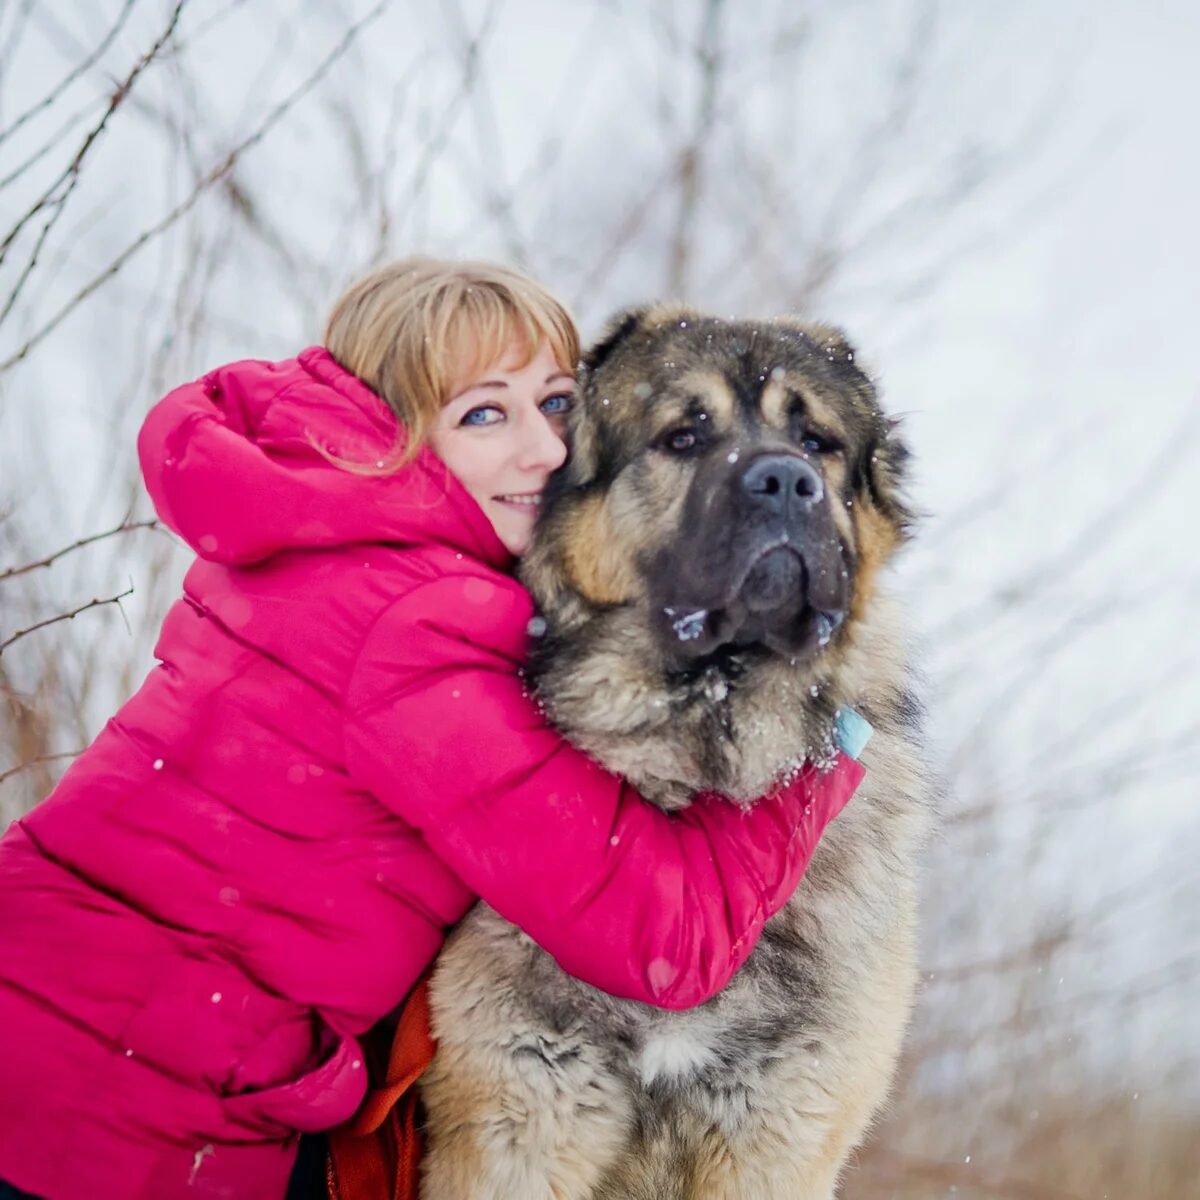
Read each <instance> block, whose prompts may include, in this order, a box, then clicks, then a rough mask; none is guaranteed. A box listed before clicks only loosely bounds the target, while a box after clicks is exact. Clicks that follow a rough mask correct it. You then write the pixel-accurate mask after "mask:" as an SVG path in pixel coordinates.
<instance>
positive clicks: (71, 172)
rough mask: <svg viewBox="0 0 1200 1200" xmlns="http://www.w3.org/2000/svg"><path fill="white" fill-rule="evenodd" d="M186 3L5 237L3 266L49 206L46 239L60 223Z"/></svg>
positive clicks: (180, 3) (178, 7) (181, 0)
mask: <svg viewBox="0 0 1200 1200" xmlns="http://www.w3.org/2000/svg"><path fill="white" fill-rule="evenodd" d="M186 2H187V0H177V3H176V5H175V8H174V10H173V11H172V13H171V17H170V20H169V21H168V22H167V27H166V29H164V30H163V32H162V33H161V34H160V35H159V37H158V39H157V40H156V41H155V43H154V45H153V46H151V47H150V49H149V50H147V51H146V53H145V54H143V55H142V57H141V58H140V59H138V61H137V62H136V63H135V64H134V66H133V69H132V70H131V71H130V72H129V74H128V75H127V76H126V77H125V78H124V80H122V81H121V82H120V83H119V84H117V87H116V89H115V90H114V91H113V94H112V99H111V100H109V102H108V107H107V108H106V109H105V110H104V115H103V116H102V117H101V118H100V120H99V121H98V122H97V123H96V125H95V126H94V127H93V128H92V129H91V131H90V132H89V133H88V135H87V136H86V137H85V138H84V139H83V142H82V144H81V145H80V147H79V149H78V150H76V151H75V157H74V158H72V159H71V161H70V162H69V163H68V164H67V165H66V166H65V167H64V168H63V170H62V171H61V172H60V173H59V174H58V176H57V178H56V179H55V180H54V182H53V183H51V184H50V186H49V187H48V188H46V190H45V191H44V192H43V193H42V194H41V196H39V197H38V199H37V200H35V201H34V203H33V206H32V207H31V208H30V209H29V211H28V212H26V213H25V215H24V216H23V217H21V219H20V220H19V221H17V223H16V225H14V226H13V227H12V229H11V230H9V232H8V233H7V234H6V235H5V238H4V240H3V241H2V242H0V263H2V262H3V261H4V259H5V256H6V255H7V254H8V251H9V248H10V247H11V246H12V244H13V242H14V241H15V240H16V238H17V235H18V234H19V233H20V232H21V230H22V229H24V228H25V226H26V225H27V224H28V223H29V222H30V221H32V220H33V218H34V217H36V216H37V214H38V213H39V212H41V211H42V209H43V208H45V207H46V206H47V205H48V204H53V205H54V206H56V211H55V214H54V216H52V217H51V218H50V220H49V221H48V222H47V225H46V226H43V228H42V238H44V237H45V234H46V230H47V228H48V227H49V226H50V225H52V224H53V223H54V222H55V221H57V220H58V217H59V215H60V214H61V213H62V210H63V205H65V204H66V202H67V199H68V197H69V196H70V195H71V192H72V191H74V189H75V185H76V184H77V183H78V182H79V174H80V170H81V168H82V166H83V160H84V159H85V158H86V157H87V154H88V151H90V150H91V148H92V147H93V146H94V145H95V144H96V140H97V139H98V138H99V137H100V135H101V134H102V133H103V132H104V130H105V129H106V128H107V126H108V122H109V120H110V119H111V117H112V115H113V113H115V112H116V111H117V109H118V108H120V106H121V105H122V104H123V103H124V101H125V99H126V97H127V96H128V95H129V92H130V89H131V88H132V87H133V85H134V84H135V83H136V82H137V78H138V76H139V75H140V74H141V73H142V72H143V71H144V70H145V69H146V67H147V66H149V65H150V63H151V62H152V61H153V60H154V58H155V56H156V55H157V54H158V52H159V51H160V50H161V49H162V47H163V43H164V42H166V40H167V39H168V38H169V37H170V36H171V34H172V33H173V32H174V30H175V25H176V23H177V22H178V21H179V16H180V13H181V12H182V11H183V6H184V4H185V3H186ZM68 181H69V182H68ZM64 183H66V184H67V188H66V191H65V192H63V194H62V195H60V196H58V197H57V198H54V193H55V192H56V191H58V189H59V187H60V186H61V185H62V184H64ZM40 245H41V239H39V242H38V246H39V248H40ZM36 257H37V250H36V249H35V251H34V258H36ZM28 270H29V268H28V267H27V268H26V272H25V274H28ZM22 279H24V276H22ZM18 290H19V288H18ZM9 307H11V298H10V301H9Z"/></svg>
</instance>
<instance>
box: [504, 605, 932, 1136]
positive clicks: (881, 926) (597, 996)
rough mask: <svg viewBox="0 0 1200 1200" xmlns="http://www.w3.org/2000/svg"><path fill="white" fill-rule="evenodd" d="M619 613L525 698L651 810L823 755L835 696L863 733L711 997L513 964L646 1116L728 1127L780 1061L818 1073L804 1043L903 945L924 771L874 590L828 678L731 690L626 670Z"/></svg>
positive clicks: (819, 1049) (893, 633) (535, 998)
mask: <svg viewBox="0 0 1200 1200" xmlns="http://www.w3.org/2000/svg"><path fill="white" fill-rule="evenodd" d="M619 622H620V617H619V615H615V616H614V618H613V625H614V627H613V628H611V629H609V630H603V631H598V632H594V635H593V636H592V637H591V638H589V639H586V643H587V645H588V650H587V651H586V652H585V653H583V654H575V655H571V656H569V657H564V658H563V659H562V660H555V659H551V661H550V669H549V670H543V672H542V673H541V675H540V677H539V678H538V681H537V682H538V689H539V694H540V695H541V696H542V697H543V698H544V700H545V702H546V705H547V709H548V711H549V713H550V715H551V717H552V718H553V719H554V721H555V722H556V723H557V724H558V725H559V727H560V728H562V729H563V731H564V732H565V733H566V734H567V735H568V736H569V737H570V738H571V740H572V741H573V742H575V743H576V744H577V745H579V746H582V747H583V748H585V749H587V750H588V751H589V752H591V753H592V754H593V755H594V756H595V757H596V758H598V759H599V760H600V761H601V762H602V763H603V764H604V765H605V766H606V767H608V768H609V769H610V770H613V771H615V772H617V773H620V774H622V775H623V776H625V778H627V779H628V780H629V781H630V782H631V783H632V784H634V785H635V786H636V787H638V788H639V790H641V791H642V793H643V794H644V795H646V796H647V797H650V798H653V799H655V800H656V801H657V802H658V803H660V804H661V805H662V806H663V807H665V808H672V807H676V806H678V805H679V804H681V803H686V797H687V796H688V795H689V794H690V793H691V792H693V791H696V790H705V789H707V790H714V791H721V792H723V793H725V794H727V795H729V796H731V797H733V798H735V799H738V800H747V801H748V800H750V799H752V798H754V797H756V796H758V795H761V794H762V793H763V792H764V791H765V790H766V789H767V788H768V787H769V786H770V785H771V784H772V783H773V782H775V781H776V780H777V779H778V778H779V775H780V773H781V772H786V771H787V769H788V768H789V767H790V766H793V765H798V764H799V762H801V761H802V760H803V759H805V758H806V757H808V758H813V759H817V760H819V759H820V758H822V757H823V756H828V755H829V754H830V753H831V752H832V747H831V741H830V739H831V731H832V722H833V714H834V712H835V711H836V708H837V707H838V706H839V705H840V704H842V703H850V704H853V705H855V706H856V707H858V708H860V709H862V710H863V711H864V713H865V715H867V716H868V719H870V720H871V721H872V723H873V724H874V725H875V727H876V731H875V734H874V737H873V739H872V741H871V742H870V744H869V746H868V749H867V751H866V753H865V754H864V763H865V765H866V767H867V779H866V780H865V781H864V783H863V785H862V786H861V787H860V789H859V792H858V793H857V794H856V796H855V797H854V798H853V800H852V801H851V803H850V805H849V806H848V807H847V809H846V810H845V811H844V812H843V813H842V815H841V816H839V817H838V819H837V820H836V821H835V822H834V823H833V825H832V826H831V827H830V828H829V829H828V831H827V832H826V834H825V836H824V838H823V841H822V843H821V845H820V846H819V847H818V850H817V853H816V854H815V856H814V859H813V862H812V864H811V865H810V867H809V870H808V873H807V874H806V876H805V878H804V880H803V881H802V883H801V885H800V888H799V890H798V891H797V893H796V896H795V898H794V899H793V901H792V902H791V903H790V904H789V905H788V906H787V907H786V908H785V909H784V910H783V911H782V912H781V913H779V914H778V915H777V916H776V917H775V918H774V919H773V920H772V921H770V922H769V923H768V925H767V927H766V930H765V932H764V935H763V937H762V940H761V942H760V944H759V947H758V948H757V949H756V951H755V952H754V954H753V955H752V956H751V957H750V959H749V961H748V962H747V963H746V965H745V966H744V967H743V969H742V970H741V971H740V972H739V974H738V975H737V976H736V977H735V979H734V980H733V981H732V982H731V983H730V985H729V986H728V987H727V988H726V989H725V990H724V991H723V992H722V993H721V994H720V995H719V996H717V997H715V998H714V999H713V1000H712V1001H710V1002H709V1003H707V1004H705V1005H703V1006H701V1007H700V1008H697V1009H693V1010H690V1011H687V1012H665V1011H660V1010H656V1009H653V1008H647V1007H646V1006H643V1005H637V1004H631V1003H629V1002H626V1001H622V1000H618V999H614V998H613V997H610V996H607V995H604V994H602V993H600V992H597V991H595V990H594V989H592V988H590V987H588V986H587V985H585V984H582V983H579V982H578V981H576V980H573V979H570V978H568V977H567V976H565V975H564V974H563V973H562V972H561V971H560V970H559V968H558V967H557V965H556V964H554V963H553V961H552V960H551V959H550V958H549V957H548V956H546V955H544V954H542V953H541V952H540V951H537V950H536V948H533V957H534V960H535V964H536V965H535V964H527V966H532V968H533V973H534V978H533V979H531V980H529V983H528V985H527V990H526V994H527V995H528V996H529V997H530V1004H531V1006H532V1007H533V1008H534V1009H536V1010H538V1013H539V1018H540V1019H542V1020H545V1021H547V1022H549V1023H550V1024H551V1025H552V1026H557V1027H558V1028H560V1029H562V1030H563V1032H564V1035H568V1031H569V1030H571V1029H583V1030H586V1031H587V1036H588V1037H589V1038H591V1039H593V1040H595V1041H596V1042H597V1043H599V1044H602V1045H604V1046H605V1047H606V1048H607V1053H608V1054H609V1056H610V1060H611V1061H612V1063H613V1065H614V1066H615V1067H617V1068H618V1069H619V1070H620V1071H621V1073H622V1074H623V1075H624V1076H626V1077H627V1078H628V1080H629V1083H630V1085H631V1086H632V1087H633V1088H634V1089H635V1090H637V1091H639V1092H641V1093H643V1096H642V1100H643V1103H644V1104H645V1106H646V1107H647V1110H648V1111H649V1110H656V1111H658V1112H659V1113H660V1114H661V1113H662V1112H663V1111H665V1110H666V1109H669V1108H675V1107H677V1106H678V1105H680V1104H690V1105H692V1106H697V1107H698V1108H700V1109H701V1110H703V1112H704V1115H705V1118H706V1119H708V1120H712V1121H714V1122H717V1123H719V1124H720V1125H721V1126H723V1127H727V1128H728V1127H729V1126H731V1125H736V1124H737V1123H739V1122H740V1121H743V1120H745V1119H746V1118H747V1116H749V1115H750V1114H751V1113H753V1111H754V1110H755V1108H756V1107H758V1106H759V1105H760V1104H763V1103H767V1102H768V1100H769V1098H768V1096H767V1091H768V1088H767V1076H768V1075H769V1073H770V1072H771V1069H772V1065H773V1064H775V1063H777V1062H778V1061H779V1060H780V1059H781V1058H787V1057H790V1058H791V1059H792V1069H793V1070H796V1069H799V1070H803V1069H804V1067H805V1064H806V1063H807V1065H808V1066H811V1067H812V1069H813V1073H814V1076H818V1077H819V1076H820V1075H821V1074H822V1064H821V1060H822V1055H823V1054H829V1055H836V1049H835V1047H836V1044H837V1042H838V1041H839V1039H840V1037H841V1036H842V1033H843V1030H842V1027H843V1025H844V1024H845V1022H846V1021H847V1020H851V1021H852V1020H853V1019H854V1018H853V1016H851V1014H852V1013H854V1012H857V1011H858V1009H859V1006H860V998H861V997H862V996H865V995H868V994H870V992H871V991H872V988H871V985H870V978H871V977H872V976H873V975H877V974H878V971H879V969H880V962H881V957H882V958H887V957H888V951H887V947H888V945H889V942H890V943H891V944H892V945H893V947H895V948H899V947H902V946H903V947H905V948H907V944H908V939H909V938H910V936H911V927H912V912H913V905H914V896H913V892H914V887H913V860H914V857H915V850H916V848H917V845H918V843H919V841H920V839H921V836H922V833H923V830H924V826H925V822H926V815H927V814H926V803H925V793H926V790H927V781H926V778H925V773H924V770H923V767H922V763H921V756H920V749H919V746H918V744H917V737H918V730H917V729H916V726H915V722H916V716H915V713H914V711H913V705H912V703H911V701H910V700H909V699H908V698H907V696H908V692H907V680H906V677H905V674H904V668H903V667H902V665H901V664H902V661H903V659H902V655H901V653H900V649H901V648H900V647H899V645H898V637H899V634H898V622H897V621H896V620H895V619H894V617H893V616H892V615H891V614H890V613H889V611H888V608H887V605H886V603H885V602H883V601H882V600H881V601H880V603H879V604H878V606H877V612H876V615H875V617H874V619H873V620H872V622H871V623H870V624H865V623H864V624H863V625H861V626H860V628H859V630H858V631H857V642H856V644H855V645H854V646H853V647H851V648H850V649H849V650H848V652H847V653H846V655H845V656H844V658H843V660H842V662H841V664H840V666H839V669H838V671H837V673H836V677H829V678H825V679H821V680H818V681H813V680H810V679H808V678H804V677H801V676H800V675H799V673H798V672H796V671H795V670H793V669H791V665H790V664H787V663H781V664H778V665H777V666H776V668H775V669H774V670H767V671H763V672H760V674H759V675H758V676H757V677H755V678H753V679H748V680H747V681H746V684H745V685H743V686H740V687H739V686H738V684H737V683H734V684H732V685H726V684H725V683H724V682H723V681H722V680H721V679H720V678H718V677H716V676H714V675H708V676H703V675H702V676H699V677H697V678H696V679H695V680H692V681H690V682H689V684H688V685H687V687H686V688H681V687H676V688H674V689H671V688H669V687H666V686H663V685H662V684H661V683H657V682H656V681H654V679H653V676H652V675H650V674H649V673H648V672H645V671H644V668H643V667H641V666H639V664H641V663H644V662H646V661H648V660H647V658H646V656H644V655H642V654H639V651H638V647H637V646H636V645H631V641H632V640H633V639H634V638H636V637H637V636H638V632H637V630H638V625H637V624H636V623H634V622H631V623H630V624H629V625H628V626H626V627H624V628H622V627H620V624H619ZM574 644H575V645H581V644H584V640H583V639H576V641H575V643H574ZM889 664H892V665H891V666H889ZM514 936H516V937H518V938H522V939H523V935H520V934H514ZM523 940H525V941H526V942H527V941H528V939H523ZM529 945H530V946H531V947H532V943H529ZM568 1036H569V1035H568ZM828 1065H829V1064H828V1063H827V1064H826V1069H827V1068H828Z"/></svg>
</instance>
